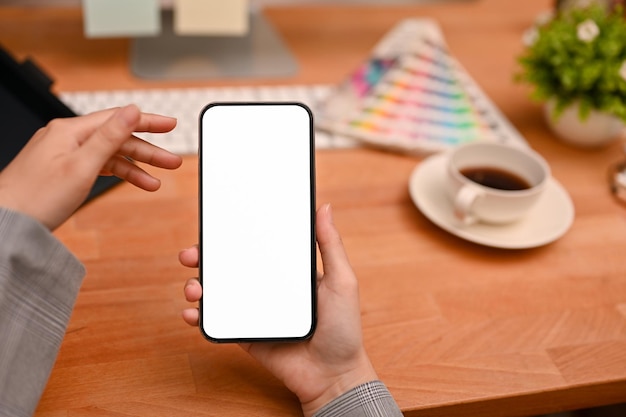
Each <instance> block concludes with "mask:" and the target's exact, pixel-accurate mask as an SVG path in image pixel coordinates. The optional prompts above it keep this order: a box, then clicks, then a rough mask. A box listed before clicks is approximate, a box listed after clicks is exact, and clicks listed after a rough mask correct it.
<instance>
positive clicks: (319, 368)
mask: <svg viewBox="0 0 626 417" xmlns="http://www.w3.org/2000/svg"><path fill="white" fill-rule="evenodd" d="M316 231H317V242H318V245H319V250H320V254H321V258H322V264H323V270H324V272H323V273H320V274H318V277H317V294H318V295H317V297H318V304H317V308H318V318H317V328H316V331H315V333H314V335H313V337H312V338H311V339H309V340H305V341H302V342H297V343H268V342H261V343H241V344H240V346H241V347H242V348H243V349H245V350H246V351H247V352H248V353H249V354H250V355H252V356H253V357H254V358H255V359H257V360H258V361H259V362H260V363H261V364H262V365H263V366H264V367H265V368H267V369H268V370H269V371H270V372H272V374H274V375H275V376H276V377H277V378H279V379H280V380H281V381H282V382H283V383H284V384H285V386H286V387H287V388H289V389H290V390H291V391H292V392H293V393H294V394H296V395H297V396H298V398H299V400H300V403H301V404H302V410H303V412H304V415H305V416H311V415H313V414H314V413H315V412H316V411H317V410H319V409H320V408H321V407H322V406H324V405H325V404H327V403H329V402H330V401H332V400H333V399H335V398H337V397H338V396H339V395H341V394H343V393H345V392H347V391H348V390H350V389H352V388H354V387H356V386H358V385H361V384H363V383H365V382H369V381H373V380H376V379H378V377H377V375H376V371H375V370H374V368H373V366H372V364H371V362H370V360H369V357H368V356H367V353H366V351H365V348H364V345H363V338H362V332H361V313H360V306H359V290H358V281H357V278H356V276H355V275H354V272H353V270H352V267H351V266H350V262H349V260H348V257H347V254H346V252H345V250H344V247H343V243H342V241H341V237H340V235H339V233H338V231H337V229H336V228H335V225H334V223H333V220H332V212H331V208H330V205H328V204H327V205H324V206H323V207H321V208H320V209H319V210H318V211H317V213H316ZM198 257H199V255H198V248H197V247H193V248H190V249H186V250H183V251H181V253H180V254H179V260H180V262H181V264H183V265H185V266H187V267H191V268H195V267H197V266H198ZM184 292H185V297H186V299H187V301H189V302H192V303H196V302H198V300H200V297H201V296H202V287H201V285H200V282H199V281H198V280H197V279H196V278H193V279H190V280H188V281H187V283H186V285H185V289H184ZM198 317H199V316H198V309H197V308H190V309H186V310H185V311H183V319H184V320H185V322H187V323H188V324H190V325H194V326H197V325H198Z"/></svg>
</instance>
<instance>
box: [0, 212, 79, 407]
mask: <svg viewBox="0 0 626 417" xmlns="http://www.w3.org/2000/svg"><path fill="white" fill-rule="evenodd" d="M84 275H85V269H84V267H83V265H82V264H81V263H80V262H79V261H78V260H77V259H76V258H75V257H74V256H73V255H72V254H71V253H70V252H69V251H68V250H67V249H66V248H65V247H64V246H63V245H62V244H61V242H59V241H58V240H57V239H56V238H55V237H54V236H53V235H52V234H51V233H50V232H49V231H48V229H46V228H45V227H44V226H43V225H41V224H40V223H38V222H37V221H36V220H34V219H32V218H30V217H28V216H25V215H22V214H19V213H16V212H11V211H8V210H5V209H2V208H0V415H2V416H18V417H22V416H31V415H32V414H33V413H34V411H35V409H36V407H37V404H38V402H39V399H40V398H41V394H42V393H43V390H44V388H45V386H46V383H47V382H48V377H49V375H50V372H51V370H52V366H53V365H54V362H55V360H56V357H57V353H58V350H59V347H60V345H61V340H62V339H63V336H64V335H65V330H66V328H67V323H68V321H69V319H70V315H71V313H72V309H73V307H74V302H75V300H76V296H77V295H78V290H79V289H80V285H81V283H82V280H83V277H84Z"/></svg>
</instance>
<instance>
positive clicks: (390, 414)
mask: <svg viewBox="0 0 626 417" xmlns="http://www.w3.org/2000/svg"><path fill="white" fill-rule="evenodd" d="M314 417H402V412H401V411H400V408H399V407H398V405H397V404H396V401H395V400H394V399H393V397H392V396H391V393H390V392H389V390H388V389H387V387H386V386H385V384H383V383H382V382H381V381H371V382H366V383H365V384H362V385H359V386H357V387H354V388H352V389H351V390H350V391H348V392H346V393H345V394H343V395H341V396H340V397H338V398H335V399H334V400H333V401H331V402H330V403H328V404H326V405H325V406H324V407H322V408H321V409H320V410H319V411H318V412H317V413H315V416H314Z"/></svg>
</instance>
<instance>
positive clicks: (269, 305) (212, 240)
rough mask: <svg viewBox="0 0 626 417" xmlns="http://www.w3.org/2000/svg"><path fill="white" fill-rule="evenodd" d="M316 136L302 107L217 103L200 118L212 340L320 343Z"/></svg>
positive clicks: (207, 320) (204, 307)
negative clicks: (316, 333)
mask: <svg viewBox="0 0 626 417" xmlns="http://www.w3.org/2000/svg"><path fill="white" fill-rule="evenodd" d="M313 132H314V130H313V114H312V112H311V110H310V109H309V108H308V107H307V106H305V105H304V104H301V103H295V102H262V103H239V102H228V103H211V104H209V105H207V106H206V107H205V108H204V109H203V110H202V112H201V115H200V141H199V165H200V166H199V176H200V180H199V184H200V187H199V188H200V189H199V195H200V198H199V200H200V209H199V214H200V221H199V224H200V239H199V249H200V261H199V268H200V272H199V274H200V281H201V283H202V287H203V295H202V298H201V300H200V329H201V331H202V333H203V334H204V336H205V337H206V338H207V339H209V340H210V341H213V342H250V341H253V342H255V341H297V340H305V339H308V338H309V337H311V335H312V334H313V331H314V329H315V322H316V273H317V272H316V240H315V161H314V160H315V158H314V155H315V153H314V150H315V145H314V133H313Z"/></svg>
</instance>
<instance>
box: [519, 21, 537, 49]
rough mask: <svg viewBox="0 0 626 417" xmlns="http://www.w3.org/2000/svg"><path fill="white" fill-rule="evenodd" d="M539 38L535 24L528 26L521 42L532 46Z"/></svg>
mask: <svg viewBox="0 0 626 417" xmlns="http://www.w3.org/2000/svg"><path fill="white" fill-rule="evenodd" d="M537 39H539V31H538V30H537V28H536V27H535V26H533V27H531V28H528V29H526V30H525V31H524V34H523V35H522V43H523V44H524V45H525V46H532V45H533V44H534V43H535V42H537Z"/></svg>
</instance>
